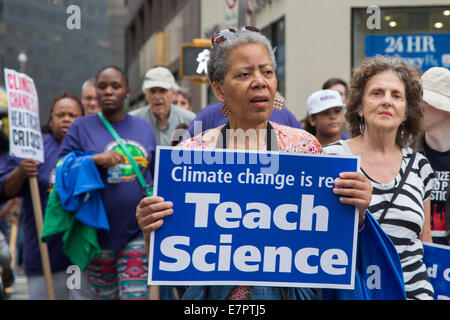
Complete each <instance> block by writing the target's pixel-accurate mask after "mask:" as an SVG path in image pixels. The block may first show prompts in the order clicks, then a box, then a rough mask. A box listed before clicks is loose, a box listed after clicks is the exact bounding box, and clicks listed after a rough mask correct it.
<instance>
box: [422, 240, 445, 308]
mask: <svg viewBox="0 0 450 320" xmlns="http://www.w3.org/2000/svg"><path fill="white" fill-rule="evenodd" d="M423 251H424V254H423V261H424V262H425V265H426V266H427V272H428V277H429V278H430V281H431V284H432V285H433V289H434V298H435V299H437V300H450V247H449V246H444V245H439V244H433V243H424V244H423Z"/></svg>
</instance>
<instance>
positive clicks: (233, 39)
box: [208, 30, 277, 84]
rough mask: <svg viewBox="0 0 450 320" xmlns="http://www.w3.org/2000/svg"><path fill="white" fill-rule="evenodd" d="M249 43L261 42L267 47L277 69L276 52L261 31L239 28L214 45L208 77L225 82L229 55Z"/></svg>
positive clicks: (274, 67) (273, 65)
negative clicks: (238, 47)
mask: <svg viewBox="0 0 450 320" xmlns="http://www.w3.org/2000/svg"><path fill="white" fill-rule="evenodd" d="M249 43H261V44H262V45H263V46H264V47H265V48H266V49H267V52H269V56H270V61H271V63H272V67H273V69H274V70H275V71H276V68H277V65H276V62H275V54H274V51H273V48H272V45H271V44H270V41H269V40H268V39H267V38H266V37H265V36H264V35H263V34H261V33H259V32H251V31H247V30H238V31H236V32H235V33H233V34H232V35H231V36H230V37H229V38H228V39H227V40H226V41H224V42H222V43H220V44H213V45H212V49H211V57H210V59H209V61H208V77H209V79H210V80H211V82H213V81H217V82H219V83H221V84H223V81H224V79H225V74H226V73H227V71H228V68H229V63H228V55H229V54H230V52H231V51H232V50H233V49H234V48H236V47H237V46H239V45H243V44H249Z"/></svg>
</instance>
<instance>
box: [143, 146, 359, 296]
mask: <svg viewBox="0 0 450 320" xmlns="http://www.w3.org/2000/svg"><path fill="white" fill-rule="evenodd" d="M156 154H157V155H156V166H155V185H154V188H155V189H154V191H155V194H157V195H159V196H162V197H163V198H164V199H166V200H168V201H172V202H173V204H174V205H173V211H174V213H173V214H172V215H171V216H169V217H167V218H166V219H165V220H164V224H163V226H162V227H161V228H160V229H158V230H156V231H155V232H153V233H152V235H151V241H150V252H149V272H148V274H149V277H148V280H149V284H150V285H154V284H157V285H206V284H207V285H214V284H215V285H253V286H255V285H264V286H297V287H321V288H342V289H351V288H353V286H354V277H355V259H356V244H357V235H358V230H357V229H358V214H357V212H356V211H357V210H356V209H355V207H354V206H349V205H344V204H342V203H340V202H339V197H338V196H337V195H335V194H334V193H333V191H332V189H333V186H334V183H333V182H334V179H335V178H337V177H338V174H339V173H340V172H344V171H357V170H358V168H359V158H357V157H340V156H325V155H323V156H312V155H297V154H280V153H276V152H262V153H256V152H250V151H249V152H245V151H229V150H216V151H207V150H204V151H202V150H195V151H194V150H191V149H179V148H171V147H158V148H157V153H156Z"/></svg>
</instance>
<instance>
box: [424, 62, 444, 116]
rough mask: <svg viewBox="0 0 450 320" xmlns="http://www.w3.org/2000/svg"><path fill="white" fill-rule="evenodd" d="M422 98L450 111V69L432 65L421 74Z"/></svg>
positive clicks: (434, 105) (438, 107) (436, 106)
mask: <svg viewBox="0 0 450 320" xmlns="http://www.w3.org/2000/svg"><path fill="white" fill-rule="evenodd" d="M422 86H423V100H424V101H425V102H426V103H428V104H430V105H432V106H433V107H435V108H436V109H439V110H442V111H447V112H448V111H450V70H448V69H446V68H440V67H434V68H430V69H428V70H427V71H426V72H425V73H424V74H423V75H422Z"/></svg>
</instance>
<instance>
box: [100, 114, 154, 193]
mask: <svg viewBox="0 0 450 320" xmlns="http://www.w3.org/2000/svg"><path fill="white" fill-rule="evenodd" d="M98 116H99V118H100V119H101V120H102V122H103V124H104V125H105V127H106V129H108V131H109V133H111V135H112V136H113V138H114V139H115V140H116V141H117V143H118V144H119V145H120V147H121V148H122V151H123V152H124V153H125V155H126V156H127V158H128V161H130V164H131V166H132V167H133V170H134V172H135V173H136V177H137V179H138V181H139V183H140V184H141V187H142V189H144V191H145V194H146V195H147V197H150V196H151V195H152V193H153V192H152V190H151V188H150V187H149V186H148V184H147V183H146V182H145V179H144V177H143V176H142V173H141V170H139V167H138V165H137V163H136V161H134V158H133V156H132V155H131V153H130V151H129V150H128V149H127V147H126V146H125V143H124V142H123V140H122V138H121V137H120V136H119V135H118V134H117V132H116V130H114V128H113V127H112V126H111V124H110V123H109V121H108V120H106V118H105V117H104V116H103V114H102V113H101V112H99V113H98Z"/></svg>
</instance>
